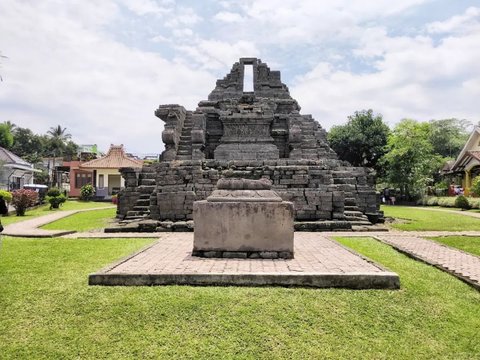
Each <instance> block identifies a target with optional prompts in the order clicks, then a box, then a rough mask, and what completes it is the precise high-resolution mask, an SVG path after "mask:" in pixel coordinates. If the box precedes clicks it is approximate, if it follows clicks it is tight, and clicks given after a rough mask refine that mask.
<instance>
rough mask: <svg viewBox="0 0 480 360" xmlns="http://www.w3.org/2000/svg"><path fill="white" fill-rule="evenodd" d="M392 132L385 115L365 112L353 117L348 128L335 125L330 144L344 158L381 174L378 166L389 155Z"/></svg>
mask: <svg viewBox="0 0 480 360" xmlns="http://www.w3.org/2000/svg"><path fill="white" fill-rule="evenodd" d="M389 133H390V129H389V128H388V126H387V125H386V124H385V123H384V122H383V119H382V115H380V114H376V115H375V114H373V111H372V110H362V111H356V112H355V114H354V115H351V116H349V117H348V123H347V124H346V125H339V126H333V127H332V129H331V130H330V132H329V134H328V141H329V143H330V146H331V147H332V149H333V150H335V152H336V153H337V154H338V156H339V158H340V159H342V160H346V161H348V162H349V163H350V164H352V165H354V166H368V167H372V168H374V169H375V170H377V171H378V170H379V167H378V166H377V163H378V161H379V159H380V158H381V157H382V156H383V155H384V154H385V150H386V145H387V139H388V134H389Z"/></svg>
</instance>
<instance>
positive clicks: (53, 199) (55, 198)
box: [47, 187, 67, 210]
mask: <svg viewBox="0 0 480 360" xmlns="http://www.w3.org/2000/svg"><path fill="white" fill-rule="evenodd" d="M47 201H48V202H49V203H50V210H52V209H58V208H59V207H60V205H61V204H63V203H64V202H65V201H67V198H66V196H65V195H63V194H62V192H61V191H60V189H59V188H55V187H53V188H50V189H48V191H47Z"/></svg>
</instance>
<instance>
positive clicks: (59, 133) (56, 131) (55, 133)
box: [47, 125, 72, 144]
mask: <svg viewBox="0 0 480 360" xmlns="http://www.w3.org/2000/svg"><path fill="white" fill-rule="evenodd" d="M47 135H50V136H51V138H52V139H55V140H60V141H61V142H62V143H64V144H65V143H66V142H67V141H68V140H70V139H71V138H72V135H71V134H69V133H67V128H62V127H61V126H60V125H57V126H55V127H51V128H50V130H48V131H47Z"/></svg>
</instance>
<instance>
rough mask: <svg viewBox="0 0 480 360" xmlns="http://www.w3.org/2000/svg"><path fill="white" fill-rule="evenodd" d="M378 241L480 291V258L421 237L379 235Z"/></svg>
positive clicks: (377, 236)
mask: <svg viewBox="0 0 480 360" xmlns="http://www.w3.org/2000/svg"><path fill="white" fill-rule="evenodd" d="M375 238H376V239H378V240H380V241H382V242H384V243H386V244H389V245H391V246H393V247H394V248H396V249H397V250H399V251H401V252H404V253H406V254H408V255H410V256H412V257H414V258H415V259H418V260H421V261H423V262H426V263H428V264H430V265H433V266H436V267H438V268H440V269H442V270H444V271H447V272H449V273H450V274H452V275H454V276H456V277H458V278H460V279H462V280H464V281H466V282H468V283H469V284H471V285H472V286H474V287H475V288H477V289H479V290H480V257H478V256H475V255H472V254H469V253H466V252H463V251H461V250H457V249H454V248H451V247H449V246H445V245H443V244H440V243H437V242H435V241H432V240H426V239H422V238H421V237H419V236H415V235H409V234H402V235H393V234H379V235H376V236H375Z"/></svg>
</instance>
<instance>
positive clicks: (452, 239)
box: [427, 236, 480, 256]
mask: <svg viewBox="0 0 480 360" xmlns="http://www.w3.org/2000/svg"><path fill="white" fill-rule="evenodd" d="M427 239H432V240H435V241H437V242H439V243H442V244H445V245H448V246H451V247H454V248H456V249H460V250H463V251H466V252H468V253H470V254H473V255H477V256H480V237H473V236H441V237H431V238H427Z"/></svg>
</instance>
